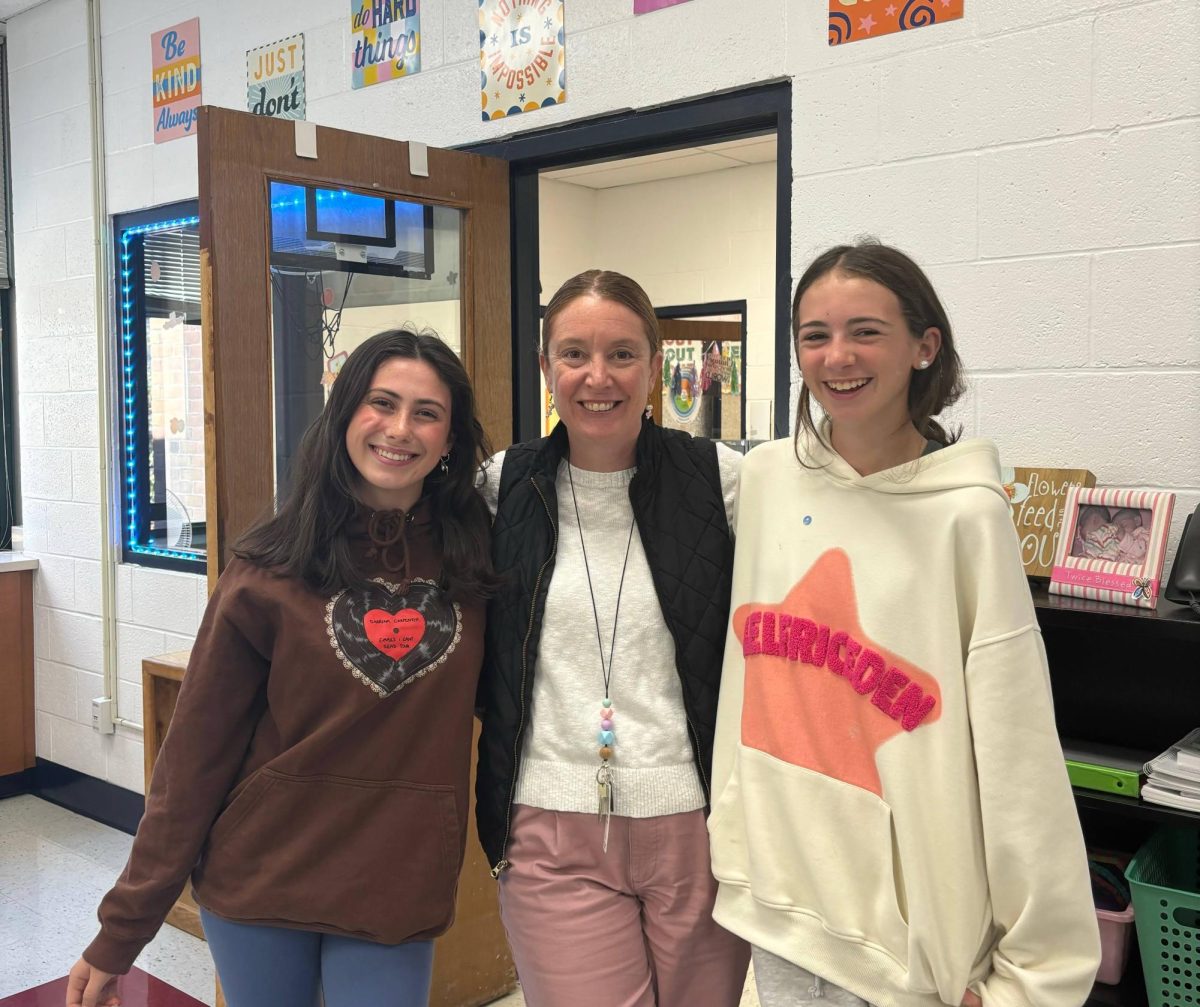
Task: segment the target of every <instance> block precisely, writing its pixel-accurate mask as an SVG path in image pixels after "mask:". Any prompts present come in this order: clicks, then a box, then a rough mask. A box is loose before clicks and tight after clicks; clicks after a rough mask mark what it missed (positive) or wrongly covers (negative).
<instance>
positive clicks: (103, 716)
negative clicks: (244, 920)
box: [92, 696, 115, 734]
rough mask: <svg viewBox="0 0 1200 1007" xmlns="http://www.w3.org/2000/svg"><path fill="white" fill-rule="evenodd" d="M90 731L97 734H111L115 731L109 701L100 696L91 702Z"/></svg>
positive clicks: (110, 701) (111, 703)
mask: <svg viewBox="0 0 1200 1007" xmlns="http://www.w3.org/2000/svg"><path fill="white" fill-rule="evenodd" d="M92 730H93V731H96V732H98V733H99V734H112V733H113V731H114V730H115V728H114V727H113V701H112V700H111V699H108V698H107V697H104V696H101V697H99V698H98V699H93V700H92Z"/></svg>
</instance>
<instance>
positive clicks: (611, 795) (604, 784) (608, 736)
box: [567, 460, 637, 853]
mask: <svg viewBox="0 0 1200 1007" xmlns="http://www.w3.org/2000/svg"><path fill="white" fill-rule="evenodd" d="M567 478H568V479H569V480H570V483H571V502H572V503H573V504H574V505H575V525H576V527H578V528H579V547H580V548H581V549H582V550H583V569H584V572H585V573H586V574H587V582H588V594H589V595H591V598H592V618H593V619H594V620H595V622H596V648H597V649H598V650H599V651H600V673H601V674H602V675H603V676H604V699H603V700H602V701H601V710H600V733H599V734H597V735H596V740H597V741H599V742H600V768H599V769H597V770H596V796H597V801H598V803H597V807H596V816H597V818H598V819H599V820H600V821H602V822H603V823H604V844H603V845H604V852H605V853H607V852H608V826H609V823H610V821H611V819H612V814H613V810H614V809H615V807H616V793H615V788H614V787H613V772H612V769H611V768H610V767H609V765H608V760H609V759H611V758H612V757H613V746H614V745H615V744H616V735H615V734H613V708H612V700H611V699H610V698H609V695H608V684H609V682H610V681H612V668H613V654H614V652H615V651H616V647H617V619H618V618H619V617H620V615H621V593H622V591H624V590H625V571H626V569H628V567H629V547H630V546H631V545H632V544H633V526H634V525H635V524H637V518H636V517H635V518H634V519H633V520H632V521H630V522H629V538H628V540H627V541H626V542H625V562H624V563H622V564H621V583H620V584H619V585H618V586H617V606H616V611H615V612H613V630H612V642H611V643H610V644H609V645H608V664H607V665H606V664H605V663H604V642H603V640H602V638H601V636H600V612H599V610H598V609H597V608H596V592H595V591H594V590H593V589H592V569H591V567H590V566H589V565H588V558H587V546H586V545H585V544H584V541H583V519H582V518H580V516H579V500H578V499H576V497H575V476H574V475H572V473H571V463H570V461H569V460H568V462H567Z"/></svg>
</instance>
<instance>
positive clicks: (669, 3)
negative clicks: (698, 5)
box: [633, 0, 688, 14]
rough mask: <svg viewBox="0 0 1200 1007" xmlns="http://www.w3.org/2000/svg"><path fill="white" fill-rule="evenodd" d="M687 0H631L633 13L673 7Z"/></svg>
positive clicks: (644, 12) (646, 12)
mask: <svg viewBox="0 0 1200 1007" xmlns="http://www.w3.org/2000/svg"><path fill="white" fill-rule="evenodd" d="M687 2H688V0H633V13H634V14H649V13H650V12H651V11H656V10H662V9H663V8H664V7H674V6H675V5H676V4H681V3H687Z"/></svg>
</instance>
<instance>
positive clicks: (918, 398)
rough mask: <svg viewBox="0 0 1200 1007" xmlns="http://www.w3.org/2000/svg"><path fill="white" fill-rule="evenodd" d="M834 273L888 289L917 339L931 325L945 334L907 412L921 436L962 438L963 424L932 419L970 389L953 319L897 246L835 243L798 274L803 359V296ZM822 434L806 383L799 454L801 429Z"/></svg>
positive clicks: (914, 385) (915, 378)
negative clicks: (948, 426)
mask: <svg viewBox="0 0 1200 1007" xmlns="http://www.w3.org/2000/svg"><path fill="white" fill-rule="evenodd" d="M832 272H839V273H846V274H847V275H849V276H861V277H863V278H864V279H867V280H873V281H874V282H875V283H878V284H879V285H880V286H882V287H887V289H888V290H890V291H891V292H892V293H893V294H895V295H896V299H897V300H899V302H900V310H901V312H902V313H903V315H904V321H905V322H906V323H907V325H908V330H909V332H910V333H912V335H913V337H914V338H917V337H920V335H921V334H922V333H923V332H924V331H925V330H926V329H928V328H930V327H933V328H936V329H937V330H938V331H939V332H941V334H942V345H941V348H940V349H939V350H938V354H937V356H936V357H934V358H933V363H932V365H931V366H930V367H929V368H928V369H927V370H924V371H913V373H912V377H911V379H910V381H909V385H908V416H909V419H911V420H912V423H913V426H914V427H916V428H917V431H918V432H919V433H920V434H921V436H922V437H925V438H926V439H928V440H934V441H939V442H941V443H942V444H953V443H954V442H955V441H956V440H958V438H959V437H960V436H962V428H961V427H960V428H959V429H957V430H954V431H952V432H947V431H946V430H944V429H942V425H941V424H940V423H938V422H937V420H935V419H934V418H933V417H934V416H936V415H938V414H939V413H941V412H942V410H944V409H946V408H947V407H948V406H951V405H953V404H954V403H955V402H957V401H958V399H959V398H960V397H961V396H962V394H963V392H964V391H966V382H965V381H964V380H963V369H962V361H961V360H960V359H959V356H958V351H957V350H956V349H955V348H954V334H953V333H952V332H951V331H950V318H949V316H948V315H947V314H946V309H945V308H943V307H942V302H941V301H939V300H938V296H937V294H936V293H935V292H934V289H933V284H932V283H930V282H929V277H927V276H926V275H925V273H924V272H922V270H921V267H920V266H918V265H917V264H916V263H915V262H913V260H912V259H910V258H909V257H908V256H907V255H905V254H904V253H903V252H901V251H900V250H899V249H898V248H892V247H891V246H890V245H884V244H880V243H879V242H878V241H875V240H873V239H869V238H867V239H863V240H862V241H860V242H859V243H858V244H856V245H835V246H834V247H833V248H831V249H829V250H828V251H826V252H822V253H821V254H820V255H818V256H817V257H816V258H815V259H814V260H813V262H812V265H810V266H809V267H808V268H807V269H806V270H805V271H804V275H803V276H801V277H800V282H799V283H798V284H797V285H796V296H795V297H793V298H792V343H793V344H794V349H795V350H796V351H797V359H799V345H798V343H797V332H796V327H797V326H798V325H799V324H800V298H801V297H803V296H804V292H805V291H806V290H808V288H809V287H811V286H812V285H813V284H814V283H816V282H817V280H819V279H821V278H822V277H823V276H826V275H827V274H829V273H832ZM801 431H803V432H804V433H806V434H810V435H812V436H814V437H819V436H820V435H819V432H818V430H817V424H816V421H815V420H814V419H813V415H812V395H811V393H810V392H809V390H808V385H806V384H803V383H802V384H801V386H800V402H799V405H798V407H797V409H796V444H797V455H799V447H798V446H799V442H800V433H801Z"/></svg>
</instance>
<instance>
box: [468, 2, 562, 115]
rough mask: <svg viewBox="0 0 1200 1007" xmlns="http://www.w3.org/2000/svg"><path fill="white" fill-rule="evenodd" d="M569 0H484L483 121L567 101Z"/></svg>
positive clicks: (481, 33) (481, 20) (481, 6)
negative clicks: (565, 0)
mask: <svg viewBox="0 0 1200 1007" xmlns="http://www.w3.org/2000/svg"><path fill="white" fill-rule="evenodd" d="M565 43H566V33H565V31H564V29H563V0H479V76H480V88H481V90H482V99H483V121H484V122H491V121H492V120H493V119H503V118H505V117H506V116H510V115H520V114H521V113H522V112H533V111H535V110H536V109H539V108H545V107H546V106H548V105H561V104H562V103H563V102H564V101H566V100H567V54H566V44H565Z"/></svg>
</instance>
